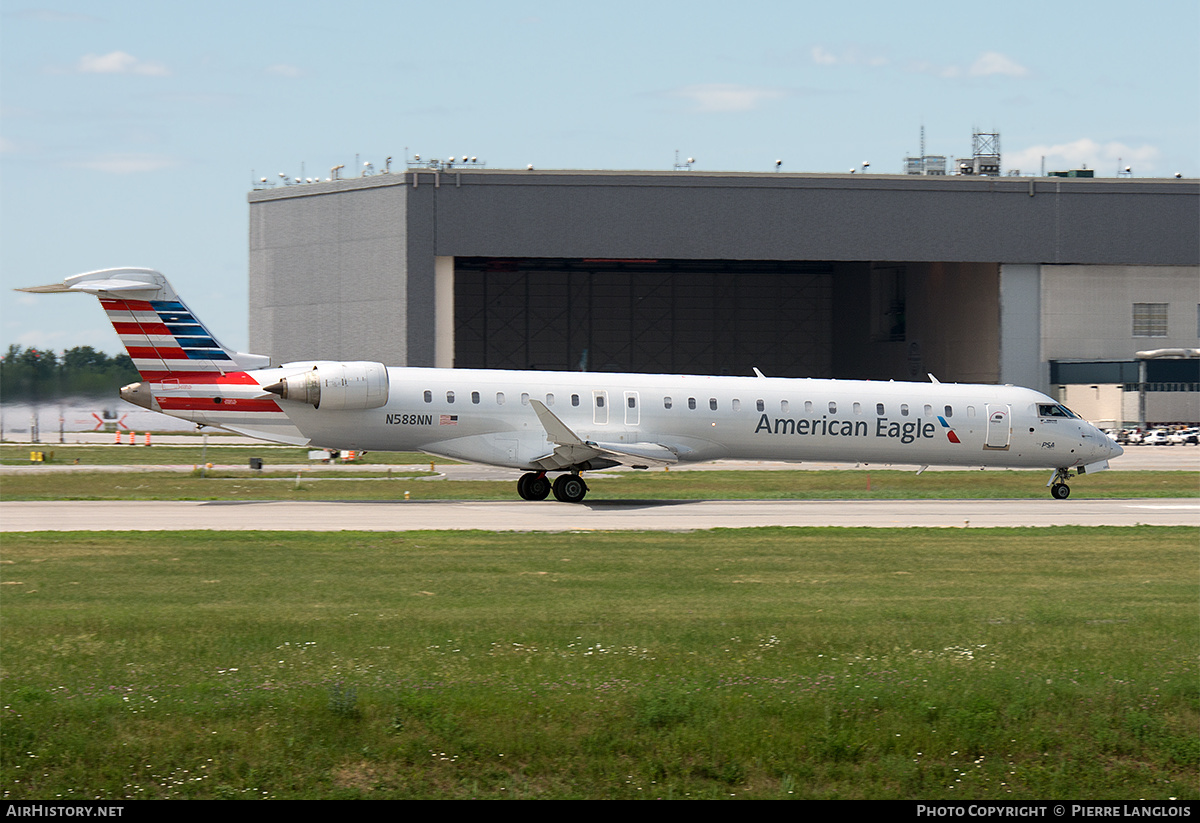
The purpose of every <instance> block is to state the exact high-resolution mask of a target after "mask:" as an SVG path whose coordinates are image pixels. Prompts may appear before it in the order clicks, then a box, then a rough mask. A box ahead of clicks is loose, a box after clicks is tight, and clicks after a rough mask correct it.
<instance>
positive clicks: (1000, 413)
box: [983, 403, 1012, 451]
mask: <svg viewBox="0 0 1200 823" xmlns="http://www.w3.org/2000/svg"><path fill="white" fill-rule="evenodd" d="M987 414H988V421H987V439H986V440H985V441H984V444H983V447H984V448H985V449H998V450H1000V451H1004V450H1005V449H1007V448H1008V444H1009V441H1010V440H1011V439H1012V410H1011V408H1010V407H1009V406H1007V405H993V404H991V403H989V404H988V407H987Z"/></svg>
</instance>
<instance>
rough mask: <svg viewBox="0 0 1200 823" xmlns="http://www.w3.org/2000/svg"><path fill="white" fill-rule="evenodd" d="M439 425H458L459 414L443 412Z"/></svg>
mask: <svg viewBox="0 0 1200 823" xmlns="http://www.w3.org/2000/svg"><path fill="white" fill-rule="evenodd" d="M438 425H439V426H457V425H458V415H457V414H443V415H442V416H441V418H439V420H438Z"/></svg>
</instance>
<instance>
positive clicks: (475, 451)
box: [212, 364, 1121, 469]
mask: <svg viewBox="0 0 1200 823" xmlns="http://www.w3.org/2000/svg"><path fill="white" fill-rule="evenodd" d="M305 366H306V364H296V366H295V367H292V368H294V369H303V368H305ZM288 370H289V367H288V366H284V367H281V368H278V369H266V370H262V371H258V372H250V373H249V374H250V375H251V376H253V377H255V379H256V380H258V381H259V382H260V383H261V384H263V385H265V384H267V383H268V382H271V381H274V380H277V379H278V376H279V375H280V374H281V373H287V372H288ZM387 371H388V382H389V391H388V398H387V402H386V404H384V405H383V406H381V407H378V408H372V409H364V410H357V411H345V410H337V411H328V410H323V409H321V408H314V407H313V406H311V405H305V404H302V403H296V402H288V401H281V402H280V403H279V406H280V408H281V409H283V410H284V411H285V412H286V414H287V417H288V418H290V420H291V421H292V423H293V424H294V425H295V427H296V428H297V429H298V430H299V432H300V433H302V435H303V437H304V439H306V440H307V441H308V442H309V443H310V444H311V445H314V446H323V447H330V448H343V449H358V450H367V451H370V450H377V451H378V450H386V451H424V452H428V453H430V454H435V455H440V456H445V457H451V458H455V459H461V460H468V461H472V462H478V463H486V464H491V465H497V466H506V467H511V468H514V469H536V468H537V467H538V466H537V464H535V463H534V462H533V461H534V460H536V459H538V458H539V457H542V456H543V455H545V454H546V453H547V451H548V450H549V449H550V448H552V446H551V445H550V444H549V442H548V439H547V432H546V429H545V428H544V427H543V426H542V425H541V423H540V422H539V419H538V415H537V414H536V413H535V410H534V408H533V406H532V404H531V402H530V401H531V400H537V401H541V402H542V403H544V404H545V405H546V407H547V408H548V409H549V410H550V411H551V412H552V413H553V414H554V415H555V416H556V417H558V418H559V419H560V420H561V421H562V422H563V423H564V424H566V426H568V427H569V428H570V429H571V430H572V431H574V432H575V433H576V434H577V435H579V437H580V438H582V439H584V440H588V441H600V442H603V443H608V444H625V445H628V446H631V447H632V446H634V445H635V444H639V443H642V444H658V445H661V446H665V447H666V448H667V449H669V450H670V451H671V452H673V453H674V454H675V455H676V456H677V458H678V461H679V462H693V461H706V460H719V459H751V460H787V461H838V462H858V463H903V464H912V465H962V466H1002V467H1013V468H1070V467H1077V466H1082V465H1088V464H1092V463H1096V462H1098V461H1102V460H1106V459H1108V458H1109V457H1114V456H1116V455H1118V454H1120V453H1121V452H1120V448H1119V447H1117V446H1116V445H1115V444H1113V443H1112V441H1111V440H1109V438H1107V437H1106V436H1105V435H1104V434H1103V433H1102V432H1100V431H1098V430H1097V429H1096V428H1095V427H1093V426H1091V425H1090V424H1089V423H1087V422H1086V421H1083V420H1081V419H1079V418H1077V417H1066V416H1057V415H1051V414H1039V410H1041V411H1043V412H1044V411H1046V410H1047V409H1048V408H1061V407H1059V406H1057V404H1056V403H1055V401H1054V400H1052V399H1051V398H1049V397H1047V396H1046V395H1044V394H1041V393H1039V392H1035V391H1033V390H1031V389H1024V388H1018V387H1012V386H993V385H967V384H948V383H936V382H929V383H896V382H883V381H860V380H824V379H789V378H766V377H708V376H689V375H648V374H607V373H592V372H539V371H496V370H481V369H421V368H389V369H388V370H387ZM214 417H215V415H214ZM212 422H213V423H217V424H218V425H220V424H219V423H218V422H217V421H216V420H213V421H212ZM622 462H636V461H622Z"/></svg>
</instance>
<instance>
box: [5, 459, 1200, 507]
mask: <svg viewBox="0 0 1200 823" xmlns="http://www.w3.org/2000/svg"><path fill="white" fill-rule="evenodd" d="M517 474H518V473H517V472H513V477H512V480H511V481H505V482H497V481H485V480H480V481H460V480H435V479H433V475H432V473H431V472H430V471H429V467H428V465H421V464H414V465H408V466H403V465H397V466H395V467H394V468H391V469H390V471H389V472H387V473H384V472H380V471H371V472H361V473H350V474H347V473H344V472H338V473H333V472H324V473H322V472H321V471H320V470H319V469H311V470H307V471H305V472H303V474H302V476H301V477H300V479H299V480H298V479H297V475H296V473H294V472H290V473H280V472H272V471H269V469H264V470H263V471H262V472H251V471H249V470H247V471H239V472H230V471H224V472H222V471H210V472H207V473H206V475H207V476H204V477H201V476H200V474H199V473H198V472H196V473H191V474H189V473H180V472H149V471H138V472H122V473H99V472H97V473H89V472H64V473H49V474H37V473H32V472H31V473H30V474H27V475H21V474H16V475H12V474H10V475H5V476H4V477H2V478H0V496H2V497H3V499H5V500H403V499H405V493H408V494H409V497H410V499H413V500H512V499H515V498H516V477H517ZM1048 476H1049V473H1048V472H1028V471H989V472H980V471H974V472H971V471H961V472H943V471H939V472H926V473H924V474H922V475H917V474H916V473H915V472H902V471H870V472H867V471H861V470H849V471H760V472H754V471H674V472H661V471H658V472H638V473H634V472H619V473H612V474H597V473H592V474H588V475H587V481H588V485H589V486H590V488H591V491H590V492H589V493H588V499H589V500H611V499H626V500H628V499H645V500H664V499H674V500H696V499H724V500H745V499H751V500H779V499H863V500H870V499H878V500H883V499H903V498H924V499H935V498H949V499H960V498H979V499H997V498H1000V499H1003V498H1012V499H1016V498H1025V499H1029V498H1035V499H1041V498H1046V497H1048V496H1049V492H1048V491H1047V489H1046V479H1047V477H1048ZM1198 479H1200V474H1197V473H1196V472H1149V471H1141V472H1112V471H1110V472H1102V473H1100V474H1096V475H1088V476H1086V477H1082V478H1079V479H1078V480H1077V481H1075V482H1073V483H1072V485H1071V490H1072V491H1071V493H1072V496H1073V497H1075V498H1081V499H1087V498H1090V499H1097V498H1133V497H1197V496H1200V482H1198Z"/></svg>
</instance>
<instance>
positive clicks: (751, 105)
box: [672, 83, 785, 113]
mask: <svg viewBox="0 0 1200 823" xmlns="http://www.w3.org/2000/svg"><path fill="white" fill-rule="evenodd" d="M672 95H674V96H675V97H684V98H687V99H688V100H691V101H692V102H694V103H695V104H696V108H695V110H696V111H698V112H703V113H719V112H738V111H753V110H754V109H757V108H758V107H759V106H760V105H761V104H762V103H764V102H766V101H767V100H777V99H779V98H781V97H784V96H785V93H784V92H783V91H782V90H780V89H771V88H766V87H764V86H743V85H741V84H738V83H701V84H698V85H694V86H685V87H684V88H681V89H677V90H676V91H674V92H672Z"/></svg>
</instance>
